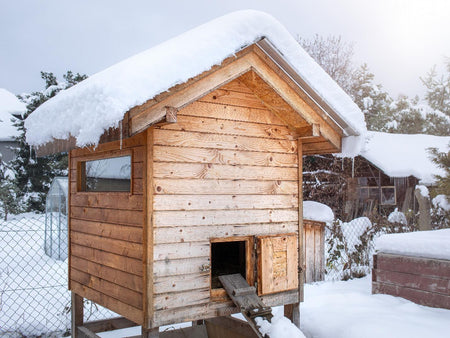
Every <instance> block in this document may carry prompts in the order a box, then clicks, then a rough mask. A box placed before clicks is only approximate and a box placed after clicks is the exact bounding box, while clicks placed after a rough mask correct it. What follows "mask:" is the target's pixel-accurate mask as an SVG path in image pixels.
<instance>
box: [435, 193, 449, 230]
mask: <svg viewBox="0 0 450 338" xmlns="http://www.w3.org/2000/svg"><path fill="white" fill-rule="evenodd" d="M431 224H432V227H433V229H444V228H450V203H449V201H448V199H447V197H446V196H445V195H437V196H436V197H435V198H433V200H432V203H431Z"/></svg>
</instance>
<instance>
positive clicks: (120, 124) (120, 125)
mask: <svg viewBox="0 0 450 338" xmlns="http://www.w3.org/2000/svg"><path fill="white" fill-rule="evenodd" d="M119 131H120V150H122V121H120V122H119Z"/></svg>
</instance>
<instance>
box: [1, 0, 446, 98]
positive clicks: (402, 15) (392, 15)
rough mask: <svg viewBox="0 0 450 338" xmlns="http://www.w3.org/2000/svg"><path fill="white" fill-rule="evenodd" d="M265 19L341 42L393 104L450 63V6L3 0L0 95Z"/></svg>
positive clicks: (405, 0)
mask: <svg viewBox="0 0 450 338" xmlns="http://www.w3.org/2000/svg"><path fill="white" fill-rule="evenodd" d="M240 9H257V10H262V11H265V12H267V13H269V14H271V15H273V16H274V17H275V18H276V19H278V20H279V21H280V22H281V23H282V24H283V25H284V26H285V27H286V28H287V29H288V30H289V31H290V32H291V34H292V35H293V36H295V37H296V36H301V37H304V38H311V37H313V36H314V34H319V35H322V36H328V35H335V36H342V38H343V40H344V41H346V42H349V43H353V44H354V51H355V63H356V64H361V63H367V64H368V66H369V69H370V71H371V72H372V73H374V74H375V79H376V82H377V83H380V84H382V85H383V87H384V88H385V89H386V90H387V91H388V92H389V93H390V94H391V95H393V96H397V95H398V94H406V95H409V96H414V95H420V96H423V92H424V88H423V86H422V84H421V81H420V79H419V78H420V77H421V76H425V75H426V73H427V72H428V71H429V70H430V69H431V67H432V66H433V65H437V66H438V70H440V71H442V70H443V69H444V67H443V64H444V60H445V57H450V0H376V1H374V0H339V1H337V0H314V1H310V0H291V1H288V0H227V1H217V0H185V1H182V0H178V1H175V0H161V1H160V0H147V1H145V0H128V1H118V0H77V1H68V0H65V1H64V0H38V1H37V0H0V88H6V89H8V90H9V91H11V92H13V93H15V94H20V93H26V92H31V91H36V90H41V89H43V86H44V82H43V80H41V78H40V71H49V72H53V73H54V74H55V75H57V76H58V77H61V76H62V74H64V73H65V72H66V71H67V70H72V71H73V72H79V73H83V74H88V75H92V74H94V73H96V72H98V71H101V70H103V69H105V68H107V67H109V66H111V65H113V64H115V63H117V62H119V61H121V60H123V59H125V58H127V57H129V56H132V55H134V54H136V53H138V52H141V51H143V50H146V49H148V48H151V47H152V46H155V45H156V44H158V43H161V42H163V41H165V40H167V39H169V38H171V37H174V36H176V35H178V34H181V33H183V32H184V31H186V30H188V29H190V28H194V27H195V26H197V25H199V24H202V23H204V22H207V21H209V20H211V19H213V18H215V17H218V16H221V15H224V14H227V13H229V12H232V11H236V10H240Z"/></svg>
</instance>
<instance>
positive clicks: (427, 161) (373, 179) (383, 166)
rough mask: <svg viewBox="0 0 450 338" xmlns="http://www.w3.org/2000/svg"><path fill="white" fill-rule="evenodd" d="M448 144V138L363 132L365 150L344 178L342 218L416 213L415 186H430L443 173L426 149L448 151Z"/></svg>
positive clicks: (355, 159) (354, 160)
mask: <svg viewBox="0 0 450 338" xmlns="http://www.w3.org/2000/svg"><path fill="white" fill-rule="evenodd" d="M449 144H450V137H448V136H434V135H421V134H416V135H407V134H389V133H382V132H373V131H370V132H367V136H366V146H365V149H363V150H362V152H361V155H360V156H357V157H355V158H354V159H353V163H352V169H353V170H352V173H351V176H352V177H349V178H348V179H347V194H346V202H345V203H346V205H345V208H344V209H345V217H346V219H348V220H351V219H354V218H356V217H360V216H370V215H372V214H374V213H375V214H376V213H378V214H380V215H386V216H387V215H389V214H390V213H391V212H392V211H394V210H395V209H396V208H397V209H398V210H399V211H401V212H403V213H405V214H408V211H409V210H412V211H414V212H417V211H418V210H419V209H420V208H419V207H420V203H421V201H418V199H417V197H419V199H420V196H417V193H416V192H415V190H416V186H417V185H419V184H422V185H426V186H433V185H434V182H435V175H442V174H443V171H442V169H440V168H439V167H438V166H437V165H436V164H435V163H434V162H433V160H432V158H431V156H430V153H429V150H428V149H430V148H436V149H438V150H439V151H448V147H449ZM426 209H429V206H428V207H427V208H426Z"/></svg>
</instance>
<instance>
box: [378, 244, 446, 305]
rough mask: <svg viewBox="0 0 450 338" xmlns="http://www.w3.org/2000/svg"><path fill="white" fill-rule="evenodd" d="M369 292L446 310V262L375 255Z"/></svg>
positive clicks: (391, 255)
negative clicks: (370, 290)
mask: <svg viewBox="0 0 450 338" xmlns="http://www.w3.org/2000/svg"><path fill="white" fill-rule="evenodd" d="M372 293H384V294H388V295H393V296H397V297H403V298H406V299H409V300H411V301H413V302H415V303H417V304H421V305H426V306H432V307H438V308H444V309H450V261H449V260H443V259H432V258H425V257H410V256H402V255H393V254H386V253H378V254H377V255H374V257H373V270H372Z"/></svg>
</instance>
